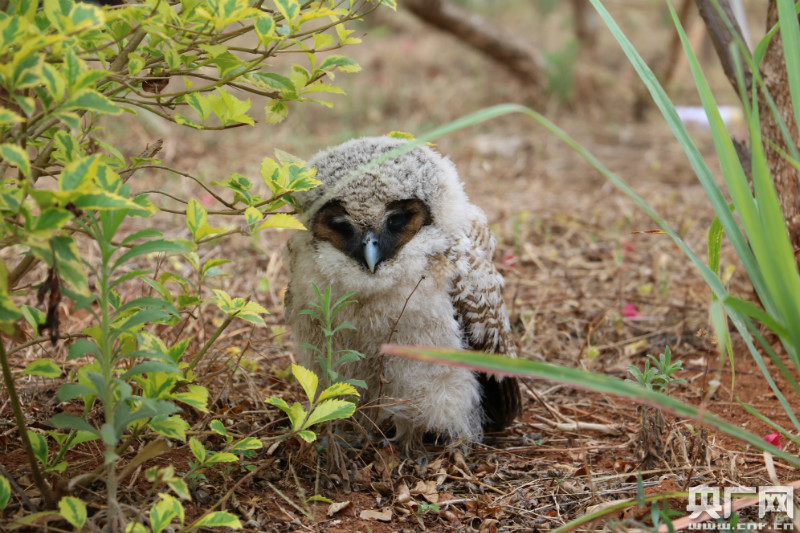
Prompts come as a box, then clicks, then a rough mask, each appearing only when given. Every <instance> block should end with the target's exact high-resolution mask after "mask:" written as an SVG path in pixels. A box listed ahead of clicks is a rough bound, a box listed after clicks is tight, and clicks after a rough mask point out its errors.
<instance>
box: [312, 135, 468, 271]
mask: <svg viewBox="0 0 800 533" xmlns="http://www.w3.org/2000/svg"><path fill="white" fill-rule="evenodd" d="M405 142H407V141H404V140H399V139H393V138H390V137H366V138H362V139H354V140H351V141H348V142H346V143H344V144H341V145H339V146H336V147H333V148H330V149H327V150H324V151H322V152H320V153H319V154H317V155H316V156H314V157H313V158H312V159H311V160H310V161H309V166H311V167H313V168H315V169H316V170H317V179H318V180H320V181H321V182H322V185H320V186H319V187H316V188H314V189H311V190H309V191H305V192H303V193H301V194H299V195H298V200H299V201H300V203H301V205H302V207H303V208H304V209H306V210H307V213H306V216H307V217H308V220H307V222H308V224H307V225H308V228H309V230H310V231H311V232H312V233H313V236H314V238H315V239H316V240H318V241H324V242H327V243H329V244H330V245H332V246H333V247H335V248H336V249H338V250H339V251H340V252H342V253H343V254H344V255H346V256H348V257H349V258H350V259H352V260H353V261H355V262H356V263H358V264H360V265H361V266H362V267H363V268H364V269H367V270H369V271H370V272H376V271H377V270H378V269H380V268H381V266H382V265H384V264H387V263H389V262H391V261H392V259H394V258H395V257H396V256H398V254H400V253H401V251H402V250H403V249H404V247H406V246H407V245H409V243H411V242H412V241H414V240H415V238H417V237H419V236H422V235H425V234H426V233H430V232H431V230H432V229H436V230H438V231H437V233H438V234H439V235H457V234H458V228H463V227H464V225H465V222H467V221H468V220H469V219H471V218H473V217H474V216H475V213H473V212H472V211H473V210H472V209H471V208H472V206H471V204H469V202H468V200H467V198H466V195H465V193H464V189H463V187H462V185H461V182H460V181H459V179H458V174H457V173H456V169H455V166H454V165H453V164H452V163H451V162H450V161H449V160H448V159H446V158H444V157H442V156H441V155H439V154H438V153H436V152H434V151H433V150H432V149H430V148H428V147H427V146H420V147H417V148H414V149H413V150H411V151H409V152H406V153H404V154H402V155H399V156H397V157H395V158H394V159H391V160H389V161H386V162H384V163H382V164H380V165H379V166H377V167H374V168H371V169H370V170H367V171H366V172H363V173H361V174H355V171H356V170H358V169H360V168H361V167H363V166H364V165H366V164H367V163H369V162H370V161H372V160H374V159H375V158H378V157H380V156H381V155H383V154H386V153H387V152H389V151H391V150H393V149H395V148H397V147H399V146H401V145H402V144H403V143H405ZM320 199H322V201H321V202H320V201H319V200H320ZM309 209H313V211H308V210H309Z"/></svg>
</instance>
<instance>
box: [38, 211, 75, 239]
mask: <svg viewBox="0 0 800 533" xmlns="http://www.w3.org/2000/svg"><path fill="white" fill-rule="evenodd" d="M73 218H75V215H73V214H72V213H71V212H69V211H67V210H66V209H57V208H49V209H45V210H43V211H42V212H41V213H39V216H38V217H36V218H34V219H33V226H32V227H29V228H27V232H28V234H29V235H30V234H34V233H35V234H36V237H38V238H40V239H49V238H50V237H52V236H53V233H55V232H56V231H58V230H60V229H61V228H63V227H64V225H65V224H66V223H67V222H69V221H70V220H72V219H73ZM26 225H27V224H26Z"/></svg>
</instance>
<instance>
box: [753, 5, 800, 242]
mask: <svg viewBox="0 0 800 533" xmlns="http://www.w3.org/2000/svg"><path fill="white" fill-rule="evenodd" d="M777 22H778V6H777V4H776V2H775V0H770V2H769V7H768V9H767V30H769V29H770V28H772V27H773V26H774V25H775V24H776V23H777ZM761 76H762V77H763V79H764V85H765V87H766V88H767V91H769V94H770V95H771V96H772V99H773V100H774V101H775V106H776V107H777V109H778V113H779V114H780V116H781V119H782V120H783V122H784V123H785V124H786V126H787V128H788V129H789V132H790V134H791V136H792V142H793V143H794V145H795V146H798V132H797V124H796V122H795V120H794V110H793V108H792V96H791V94H790V93H789V79H788V76H787V74H786V63H785V62H784V57H783V45H782V43H781V39H780V33H776V34H775V35H774V36H773V38H772V41H771V42H770V44H769V46H768V47H767V52H766V54H765V55H764V61H763V62H762V64H761ZM758 109H759V115H760V117H761V134H762V135H763V137H764V149H765V150H766V154H767V163H768V164H769V169H770V173H771V174H772V179H773V181H774V182H775V190H776V191H777V192H778V199H779V200H780V203H781V209H782V210H783V216H784V217H785V218H786V229H788V230H789V237H790V239H791V242H792V246H793V247H794V248H795V250H797V249H800V195H798V193H799V192H800V188H798V179H800V176H799V175H798V172H797V170H796V169H795V168H794V167H793V166H792V165H791V164H790V163H789V162H788V161H786V159H784V158H783V156H781V155H780V153H779V152H778V151H776V150H774V149H772V148H771V147H770V146H769V141H772V142H773V143H775V145H777V146H779V147H781V149H782V150H784V151H786V152H788V151H789V150H788V149H787V145H786V142H785V140H784V138H783V135H782V134H781V130H780V127H779V126H778V121H777V120H776V119H775V117H774V116H773V114H772V111H771V110H770V108H769V106H768V104H767V101H766V99H765V98H764V95H763V92H762V91H759V93H758Z"/></svg>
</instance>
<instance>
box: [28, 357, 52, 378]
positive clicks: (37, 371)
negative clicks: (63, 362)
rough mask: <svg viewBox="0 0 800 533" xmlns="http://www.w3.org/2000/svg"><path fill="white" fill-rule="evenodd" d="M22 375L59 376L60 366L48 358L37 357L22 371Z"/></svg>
mask: <svg viewBox="0 0 800 533" xmlns="http://www.w3.org/2000/svg"><path fill="white" fill-rule="evenodd" d="M22 374H23V375H31V376H42V377H45V378H57V377H59V376H61V368H60V367H59V366H58V365H57V364H55V363H54V362H53V361H51V360H50V359H37V360H36V361H34V362H32V363H31V364H29V365H28V366H26V367H25V370H23V371H22Z"/></svg>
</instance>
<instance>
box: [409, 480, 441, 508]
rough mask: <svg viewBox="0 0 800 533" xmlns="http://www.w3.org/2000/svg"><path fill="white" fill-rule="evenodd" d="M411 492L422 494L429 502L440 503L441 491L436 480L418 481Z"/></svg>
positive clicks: (416, 494)
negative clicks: (437, 487)
mask: <svg viewBox="0 0 800 533" xmlns="http://www.w3.org/2000/svg"><path fill="white" fill-rule="evenodd" d="M411 494H413V495H415V496H422V497H423V498H425V500H426V501H427V502H428V503H439V492H438V491H437V490H436V481H433V480H431V481H417V484H416V485H414V488H413V489H411Z"/></svg>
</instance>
